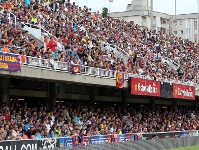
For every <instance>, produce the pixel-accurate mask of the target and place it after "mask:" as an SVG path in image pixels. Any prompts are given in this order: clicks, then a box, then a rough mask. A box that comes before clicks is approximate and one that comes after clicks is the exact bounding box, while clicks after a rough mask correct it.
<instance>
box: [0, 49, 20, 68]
mask: <svg viewBox="0 0 199 150" xmlns="http://www.w3.org/2000/svg"><path fill="white" fill-rule="evenodd" d="M0 70H4V71H21V66H20V59H19V56H18V55H15V54H8V53H1V52H0Z"/></svg>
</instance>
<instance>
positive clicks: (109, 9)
mask: <svg viewBox="0 0 199 150" xmlns="http://www.w3.org/2000/svg"><path fill="white" fill-rule="evenodd" d="M108 11H109V16H110V13H111V1H110V0H109V8H108Z"/></svg>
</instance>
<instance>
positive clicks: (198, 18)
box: [197, 0, 199, 46]
mask: <svg viewBox="0 0 199 150" xmlns="http://www.w3.org/2000/svg"><path fill="white" fill-rule="evenodd" d="M197 3H198V17H197V46H198V26H199V23H198V21H199V1H198V0H197Z"/></svg>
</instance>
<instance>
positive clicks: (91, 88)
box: [88, 86, 97, 107]
mask: <svg viewBox="0 0 199 150" xmlns="http://www.w3.org/2000/svg"><path fill="white" fill-rule="evenodd" d="M96 90H97V87H96V86H89V87H88V94H89V95H90V103H91V105H92V106H93V107H94V106H95V94H96Z"/></svg>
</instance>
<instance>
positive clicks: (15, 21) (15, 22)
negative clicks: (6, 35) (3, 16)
mask: <svg viewBox="0 0 199 150" xmlns="http://www.w3.org/2000/svg"><path fill="white" fill-rule="evenodd" d="M11 15H13V17H14V25H15V27H16V26H17V16H16V15H15V14H13V13H11V12H9V16H8V19H9V22H10V23H11Z"/></svg>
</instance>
